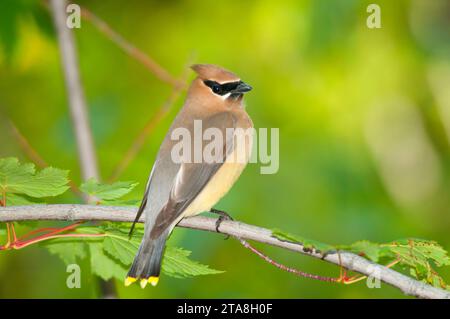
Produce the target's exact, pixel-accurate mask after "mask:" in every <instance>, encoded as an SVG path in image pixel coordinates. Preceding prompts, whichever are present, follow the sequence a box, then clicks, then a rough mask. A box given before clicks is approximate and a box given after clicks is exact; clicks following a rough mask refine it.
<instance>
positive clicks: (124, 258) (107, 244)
mask: <svg viewBox="0 0 450 319" xmlns="http://www.w3.org/2000/svg"><path fill="white" fill-rule="evenodd" d="M103 248H104V249H105V250H106V251H107V252H108V253H109V254H111V255H112V256H115V257H116V258H117V259H119V260H120V261H121V262H122V263H123V264H124V265H125V266H128V265H131V263H132V262H133V258H134V256H135V255H136V252H137V249H138V248H139V243H136V242H135V241H133V240H124V239H119V238H117V237H112V236H108V237H106V238H105V240H104V246H103Z"/></svg>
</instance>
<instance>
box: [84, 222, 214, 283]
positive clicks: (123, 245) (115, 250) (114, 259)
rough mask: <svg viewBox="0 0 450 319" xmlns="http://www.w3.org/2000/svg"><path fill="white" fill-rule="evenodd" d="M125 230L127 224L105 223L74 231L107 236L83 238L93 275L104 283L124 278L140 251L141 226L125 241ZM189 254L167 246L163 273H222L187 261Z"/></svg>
mask: <svg viewBox="0 0 450 319" xmlns="http://www.w3.org/2000/svg"><path fill="white" fill-rule="evenodd" d="M128 231H129V224H127V223H105V224H104V225H101V226H97V227H92V226H85V227H79V228H77V233H85V234H98V233H102V234H105V235H106V236H104V237H95V238H83V240H84V242H85V243H86V245H87V246H88V247H89V250H90V252H91V254H90V255H91V266H92V271H93V272H94V273H95V274H97V275H99V276H100V277H101V278H103V279H105V280H107V279H110V278H117V279H119V280H123V279H124V278H125V277H124V276H125V275H126V272H127V270H128V268H129V267H130V266H131V263H132V262H133V259H134V257H135V255H136V253H137V250H138V248H139V245H140V242H141V239H142V235H143V227H142V226H141V225H137V228H136V230H135V232H134V233H133V236H132V237H131V239H129V238H128ZM190 253H191V252H190V251H188V250H184V249H181V248H175V247H171V246H167V247H166V250H165V254H164V258H163V264H162V271H163V273H164V274H166V275H168V276H171V277H176V278H186V277H193V276H199V275H210V274H219V273H222V271H220V270H215V269H212V268H210V267H209V266H207V265H204V264H201V263H198V262H196V261H193V260H191V259H190V258H188V257H189V255H190Z"/></svg>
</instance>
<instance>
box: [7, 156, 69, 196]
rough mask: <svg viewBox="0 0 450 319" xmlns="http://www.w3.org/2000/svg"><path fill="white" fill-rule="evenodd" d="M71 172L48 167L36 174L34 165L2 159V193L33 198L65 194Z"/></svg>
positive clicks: (12, 159) (11, 158) (10, 158)
mask: <svg viewBox="0 0 450 319" xmlns="http://www.w3.org/2000/svg"><path fill="white" fill-rule="evenodd" d="M68 173H69V171H65V170H60V169H57V168H53V167H47V168H44V169H43V170H41V171H39V172H37V173H36V171H35V168H34V164H31V163H26V164H20V163H19V161H18V160H17V158H13V157H9V158H3V159H0V191H1V192H6V193H15V194H24V195H27V196H31V197H37V198H40V197H49V196H57V195H60V194H62V193H64V192H65V191H66V190H67V189H68V188H69V186H67V184H68V182H69V180H68V179H67V175H68Z"/></svg>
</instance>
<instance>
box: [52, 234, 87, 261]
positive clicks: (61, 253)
mask: <svg viewBox="0 0 450 319" xmlns="http://www.w3.org/2000/svg"><path fill="white" fill-rule="evenodd" d="M43 246H44V247H45V248H46V249H47V250H48V251H49V252H50V253H51V254H52V255H56V256H58V257H59V258H61V259H62V261H63V262H64V263H65V264H66V265H70V264H75V263H77V261H78V260H81V259H84V258H86V255H87V246H86V244H85V243H84V242H82V241H75V240H73V239H67V240H64V239H61V240H57V241H52V242H49V243H46V244H44V245H43Z"/></svg>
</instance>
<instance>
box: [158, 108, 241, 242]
mask: <svg viewBox="0 0 450 319" xmlns="http://www.w3.org/2000/svg"><path fill="white" fill-rule="evenodd" d="M236 122H237V121H236V118H235V116H234V115H233V114H232V113H231V112H222V113H217V114H215V115H212V116H210V117H209V118H207V119H205V120H203V121H202V127H203V132H205V130H206V129H208V128H215V129H218V130H220V132H221V136H222V140H221V141H217V140H214V143H221V144H220V146H223V149H222V152H221V154H220V155H221V157H222V158H220V159H219V160H218V161H215V162H213V163H207V162H205V161H204V159H203V157H202V161H201V163H192V162H190V163H183V164H181V167H180V170H179V171H178V174H177V175H176V177H175V181H174V185H173V187H172V190H171V192H170V197H169V200H168V202H167V204H166V205H165V206H164V208H163V209H162V210H161V212H160V213H159V214H158V216H157V218H156V220H155V223H154V225H153V229H152V231H151V235H150V236H151V237H152V238H156V237H158V236H159V234H161V233H162V232H163V231H164V230H165V229H166V228H167V227H169V226H170V225H171V224H172V223H173V222H174V221H175V220H176V219H177V218H178V217H179V216H180V215H181V214H182V213H183V211H184V210H185V209H186V208H187V207H188V206H189V204H190V203H191V202H192V201H193V200H194V199H195V198H196V197H197V195H198V194H199V193H200V192H201V191H202V190H203V188H204V187H205V186H206V184H207V183H208V182H209V180H210V179H211V177H213V176H214V175H215V173H216V172H217V171H218V169H219V168H220V167H221V166H222V164H223V163H224V162H225V160H226V158H227V156H228V155H229V154H230V153H231V152H232V150H233V142H234V141H233V140H234V138H233V134H229V132H228V133H227V128H228V129H232V130H233V131H234V129H235V128H236ZM203 132H202V133H203ZM209 143H212V142H209ZM205 144H206V143H205V142H204V141H203V148H202V150H204V146H205ZM191 154H192V156H191V157H193V152H191Z"/></svg>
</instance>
